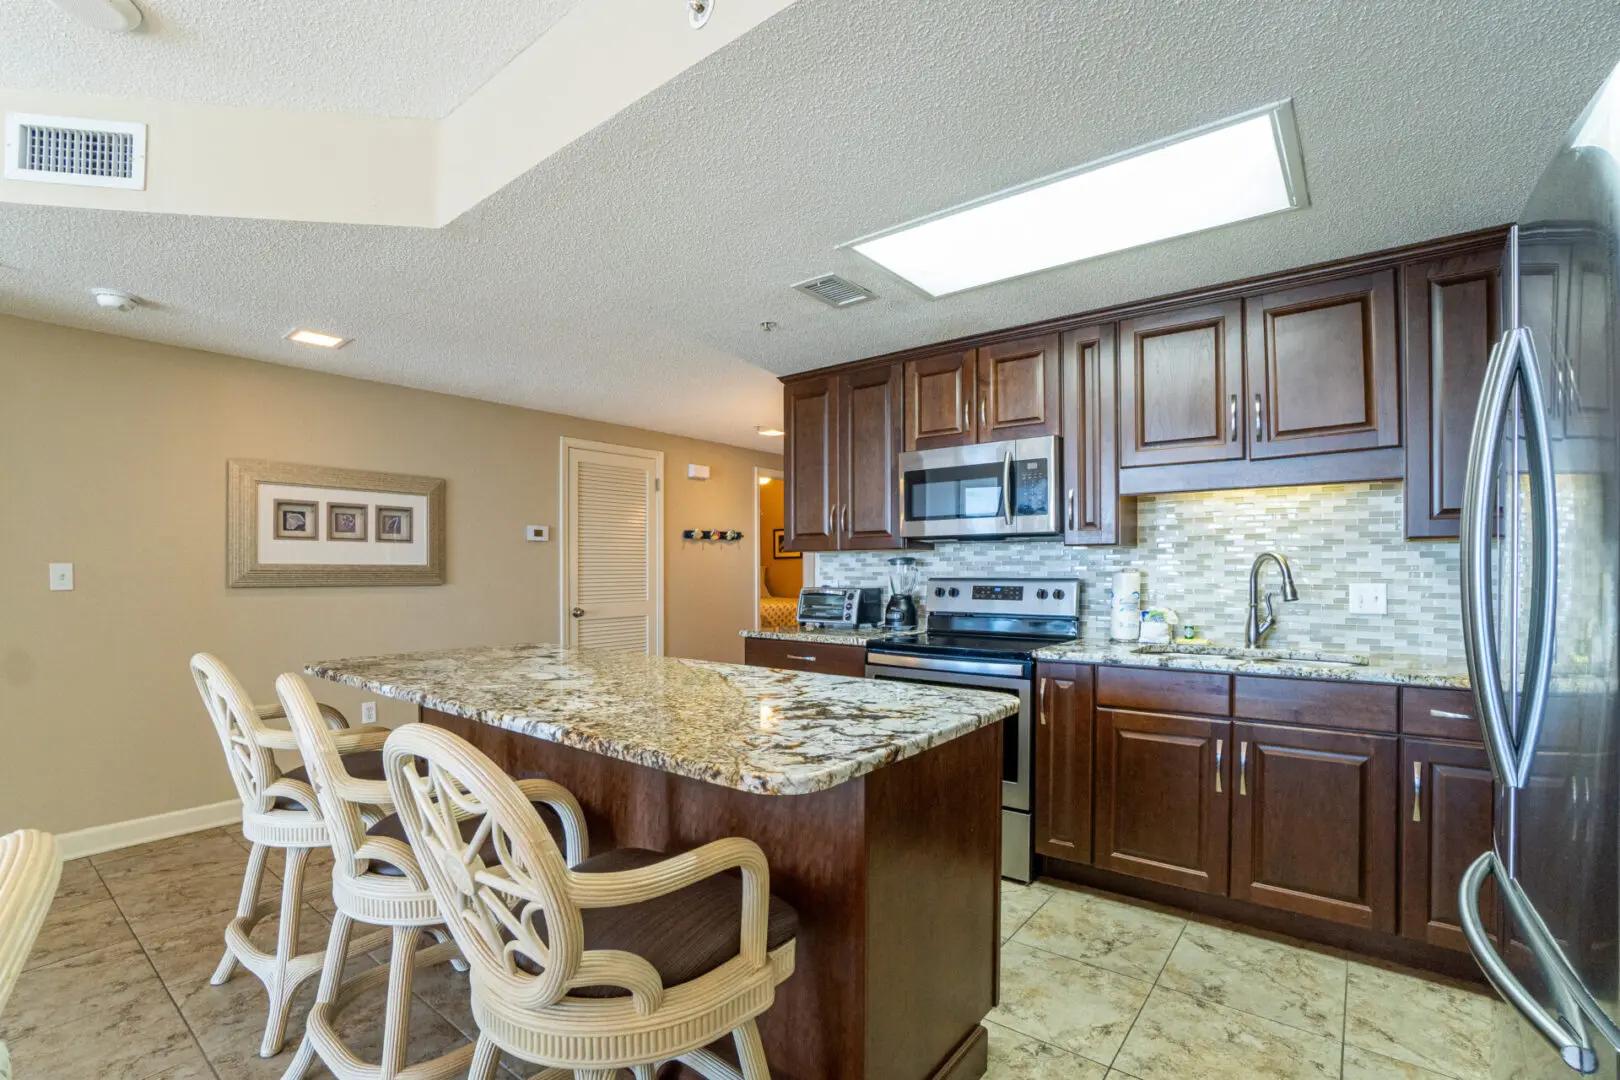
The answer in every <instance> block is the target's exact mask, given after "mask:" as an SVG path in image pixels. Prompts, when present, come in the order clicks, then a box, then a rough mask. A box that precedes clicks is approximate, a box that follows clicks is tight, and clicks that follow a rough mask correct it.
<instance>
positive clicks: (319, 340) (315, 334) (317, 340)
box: [287, 330, 349, 349]
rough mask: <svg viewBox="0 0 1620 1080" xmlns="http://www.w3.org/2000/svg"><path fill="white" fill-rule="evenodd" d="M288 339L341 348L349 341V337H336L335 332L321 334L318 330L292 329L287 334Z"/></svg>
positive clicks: (330, 347)
mask: <svg viewBox="0 0 1620 1080" xmlns="http://www.w3.org/2000/svg"><path fill="white" fill-rule="evenodd" d="M287 340H288V341H296V342H298V344H300V345H315V346H319V347H320V348H322V349H341V348H343V346H345V345H347V344H348V343H349V339H348V338H345V337H338V336H337V335H336V334H323V333H321V332H320V331H319V330H294V331H293V332H292V333H290V334H288V335H287Z"/></svg>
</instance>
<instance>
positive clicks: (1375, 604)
mask: <svg viewBox="0 0 1620 1080" xmlns="http://www.w3.org/2000/svg"><path fill="white" fill-rule="evenodd" d="M1388 610H1389V600H1388V595H1387V587H1386V586H1385V585H1384V583H1383V582H1382V581H1376V582H1363V583H1360V584H1356V585H1352V586H1350V614H1352V615H1383V614H1386V613H1387V612H1388Z"/></svg>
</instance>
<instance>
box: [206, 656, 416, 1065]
mask: <svg viewBox="0 0 1620 1080" xmlns="http://www.w3.org/2000/svg"><path fill="white" fill-rule="evenodd" d="M191 674H192V678H194V679H195V680H196V682H197V692H198V693H199V694H201V695H202V699H203V705H204V707H205V708H207V710H208V715H209V717H210V718H211V719H212V720H213V721H214V730H215V731H216V732H217V733H218V735H219V741H220V745H221V746H222V747H223V748H224V750H225V764H226V767H227V768H228V769H229V770H230V773H231V780H232V782H233V783H235V785H236V793H237V794H238V795H239V796H241V799H242V835H243V836H245V837H247V839H248V840H249V841H250V842H252V844H253V850H252V852H251V853H249V855H248V862H247V872H246V873H245V874H244V875H243V878H242V897H241V900H240V901H239V902H238V903H237V906H236V916H235V918H233V919H232V920H231V921H230V922H229V923H227V924H226V926H225V955H224V956H223V957H222V958H221V959H220V962H219V967H218V968H217V969H216V970H215V971H214V975H213V978H212V979H211V980H210V981H211V982H212V983H213V984H214V985H215V986H220V985H222V984H223V983H225V981H226V980H228V979H229V978H230V977H231V973H232V972H234V971H235V970H236V965H237V964H241V965H242V966H243V967H245V968H247V969H248V970H249V971H251V972H252V973H253V975H254V977H255V978H257V979H258V980H259V981H260V982H262V983H263V984H264V989H265V992H266V993H267V994H268V995H269V998H270V1014H269V1017H268V1018H267V1019H266V1021H265V1026H264V1038H263V1039H262V1040H261V1041H260V1043H259V1056H260V1057H274V1056H275V1055H277V1054H279V1053H280V1052H281V1045H282V1043H283V1041H285V1038H286V1032H287V1013H288V1010H289V1008H290V1007H291V1005H292V998H293V994H294V993H295V992H296V991H297V990H298V987H299V986H300V985H302V984H303V982H304V981H305V980H306V979H308V978H310V977H311V976H313V975H314V974H315V973H316V972H317V971H319V970H320V969H321V956H322V954H321V953H318V952H309V953H296V952H295V950H296V949H297V947H298V927H299V922H300V921H301V919H302V914H303V899H304V870H305V867H306V866H307V864H308V862H309V855H310V852H312V851H315V850H316V849H318V848H324V847H328V846H330V843H331V841H330V839H329V836H328V832H327V827H326V820H325V819H324V818H323V817H322V815H321V809H320V806H319V805H318V804H317V802H316V800H315V793H314V792H313V791H311V790H310V787H309V782H308V778H307V776H306V775H305V773H304V770H303V769H302V768H296V769H289V770H288V771H287V772H285V773H283V772H282V771H281V768H280V766H279V765H277V764H276V757H275V753H274V751H276V750H296V749H297V748H298V744H297V741H296V740H295V739H294V737H293V733H292V732H291V731H289V730H286V729H284V728H273V727H270V726H269V725H268V724H267V723H266V722H265V721H267V720H276V719H280V718H281V717H282V716H283V715H284V714H283V712H282V709H281V706H280V705H266V706H255V705H254V704H253V701H252V699H251V698H249V697H248V694H247V691H246V690H244V689H243V688H242V684H241V683H240V682H238V681H237V679H236V676H234V675H232V674H231V672H230V669H229V668H227V667H226V666H225V665H224V664H222V663H220V661H219V660H218V659H216V658H215V657H213V656H210V655H208V654H207V653H198V654H197V655H196V656H193V657H192V658H191ZM318 708H319V711H320V712H321V714H322V715H323V716H324V717H325V718H326V722H327V723H328V725H330V726H334V727H338V728H340V729H343V730H338V731H334V732H333V733H332V740H333V742H334V743H335V744H336V745H337V747H338V748H339V749H340V750H342V751H345V752H351V756H350V758H349V766H348V767H349V770H350V771H351V772H352V773H354V774H356V775H365V776H371V777H373V778H379V777H381V775H382V773H381V754H380V753H379V752H378V751H379V750H380V748H381V746H382V743H383V740H384V739H386V738H387V737H388V733H387V732H386V731H384V730H362V731H349V730H346V729H347V727H348V723H347V721H345V720H344V719H343V714H342V713H340V712H338V711H337V710H336V709H333V708H331V707H330V706H325V705H322V706H319V707H318ZM368 816H369V817H370V818H371V820H376V819H377V818H378V817H379V816H380V814H378V813H377V812H376V811H374V810H373V811H368ZM272 848H280V849H281V850H282V852H283V853H284V858H285V859H286V866H285V868H284V869H283V871H282V876H281V906H280V908H279V912H280V921H279V926H278V928H277V935H276V951H275V952H273V953H267V952H265V951H264V950H262V949H260V948H259V947H258V946H257V945H255V944H253V941H252V938H251V936H250V935H251V934H252V933H253V928H254V927H255V926H256V925H258V923H259V921H260V920H262V919H263V918H264V917H265V916H267V915H269V914H271V913H272V909H271V907H270V906H268V905H265V904H261V903H259V885H260V883H261V881H262V880H263V878H264V864H265V861H266V859H267V858H268V857H269V854H270V849H272ZM387 940H388V938H387V935H386V933H377V934H370V935H367V936H366V937H365V938H364V939H362V940H360V941H357V942H355V943H354V948H355V950H356V951H359V950H361V949H374V948H377V947H378V946H379V945H381V944H383V943H384V942H386V941H387Z"/></svg>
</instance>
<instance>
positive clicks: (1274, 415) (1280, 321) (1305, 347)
mask: <svg viewBox="0 0 1620 1080" xmlns="http://www.w3.org/2000/svg"><path fill="white" fill-rule="evenodd" d="M1243 323H1244V333H1245V335H1246V336H1247V349H1248V362H1249V386H1248V395H1249V396H1248V399H1247V400H1246V401H1244V403H1243V405H1244V408H1243V419H1244V422H1245V423H1246V424H1247V425H1248V428H1249V457H1250V458H1252V459H1254V460H1262V459H1265V458H1281V457H1298V456H1300V455H1303V454H1327V453H1337V452H1340V451H1344V450H1368V449H1374V448H1377V447H1380V446H1399V445H1400V441H1401V430H1400V416H1401V397H1400V353H1399V351H1398V350H1397V346H1396V338H1395V271H1393V270H1380V271H1378V272H1377V273H1372V274H1359V275H1357V276H1355V277H1346V278H1339V279H1336V280H1333V281H1322V282H1317V283H1316V284H1314V285H1302V286H1299V287H1297V288H1292V289H1284V290H1282V291H1279V292H1270V293H1261V294H1257V295H1253V296H1250V297H1248V298H1246V299H1245V300H1244V302H1243Z"/></svg>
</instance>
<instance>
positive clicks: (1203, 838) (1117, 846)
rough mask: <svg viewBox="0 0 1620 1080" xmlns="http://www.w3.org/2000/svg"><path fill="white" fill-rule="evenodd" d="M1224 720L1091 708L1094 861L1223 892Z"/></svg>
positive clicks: (1227, 728) (1226, 836)
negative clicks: (1093, 721)
mask: <svg viewBox="0 0 1620 1080" xmlns="http://www.w3.org/2000/svg"><path fill="white" fill-rule="evenodd" d="M1231 726H1232V725H1231V723H1230V722H1229V721H1226V720H1205V719H1202V718H1199V717H1193V716H1173V715H1167V714H1163V713H1141V712H1128V711H1125V710H1119V709H1098V710H1097V746H1096V755H1097V771H1096V778H1095V781H1094V783H1095V795H1096V810H1095V813H1096V819H1095V833H1094V835H1095V838H1096V840H1095V848H1094V851H1093V855H1092V858H1093V862H1094V863H1095V864H1096V865H1097V866H1100V867H1102V868H1104V869H1106V870H1114V871H1117V872H1119V873H1121V874H1130V875H1132V876H1135V877H1141V878H1147V879H1149V880H1151V881H1159V882H1163V883H1165V884H1167V885H1179V886H1181V887H1183V888H1187V889H1196V890H1198V891H1199V892H1206V893H1224V892H1226V883H1227V852H1228V847H1229V843H1230V838H1231V827H1230V818H1229V812H1230V808H1231V803H1230V798H1231V785H1230V777H1231V772H1230V770H1231V767H1232V762H1231V753H1230V750H1231V738H1232V733H1231Z"/></svg>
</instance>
